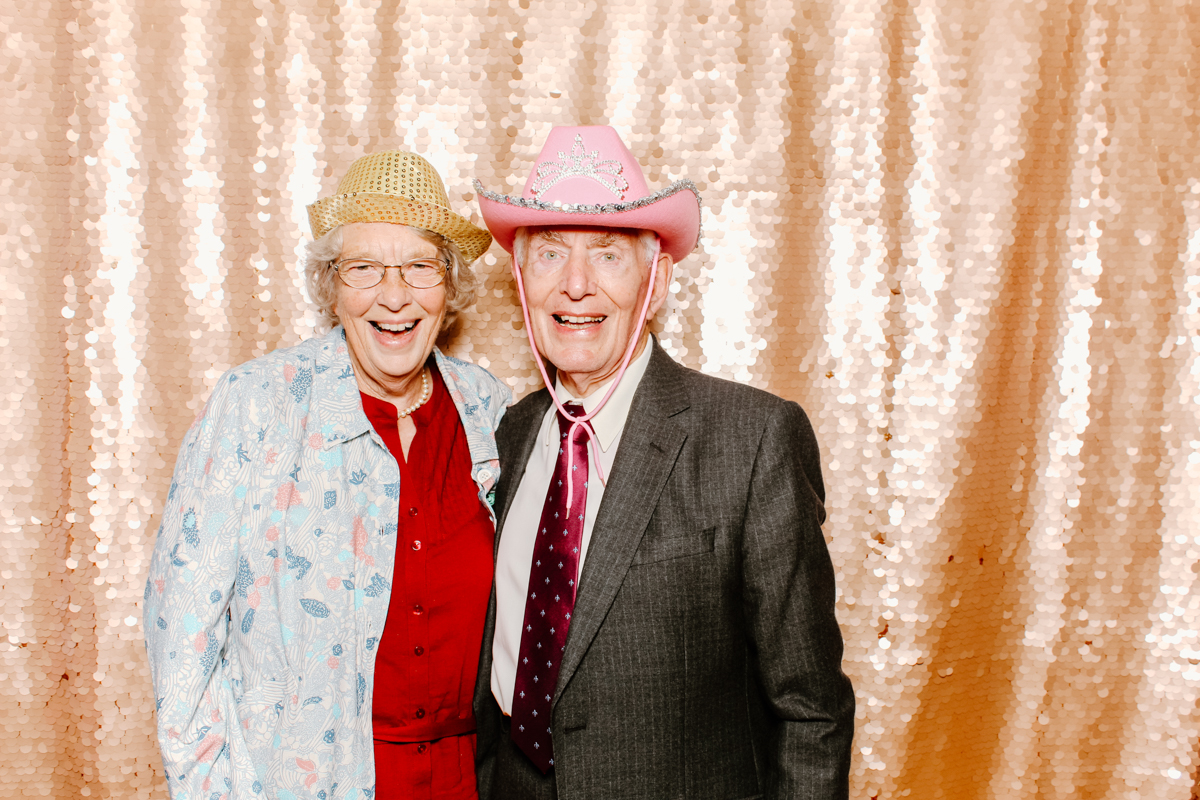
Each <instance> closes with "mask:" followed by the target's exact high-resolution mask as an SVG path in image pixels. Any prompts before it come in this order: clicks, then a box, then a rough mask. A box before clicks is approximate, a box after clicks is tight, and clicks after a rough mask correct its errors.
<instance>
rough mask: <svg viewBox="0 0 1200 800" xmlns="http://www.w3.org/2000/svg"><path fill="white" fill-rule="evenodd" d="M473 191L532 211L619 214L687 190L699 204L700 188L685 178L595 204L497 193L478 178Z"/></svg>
mask: <svg viewBox="0 0 1200 800" xmlns="http://www.w3.org/2000/svg"><path fill="white" fill-rule="evenodd" d="M475 191H476V192H477V193H478V194H479V195H480V196H481V197H485V198H487V199H488V200H491V201H492V202H493V203H504V204H505V205H510V206H517V207H518V208H528V209H532V210H534V211H557V212H562V213H565V214H621V213H623V212H626V211H636V210H637V209H639V208H645V207H646V206H649V205H654V204H655V203H657V202H658V201H659V200H664V199H666V198H668V197H670V196H672V195H675V194H679V193H680V192H682V191H689V192H691V193H692V194H694V195H696V204H697V206H700V205H701V200H700V190H699V189H697V188H696V184H694V183H692V182H691V181H690V180H687V179H686V178H685V179H683V180H680V181H675V182H674V183H672V184H671V185H670V186H668V187H667V188H665V189H660V190H659V191H657V192H655V193H654V194H651V195H647V196H646V197H642V198H639V199H637V200H631V201H629V202H628V203H601V204H596V205H586V204H583V203H562V202H557V201H556V202H553V203H543V202H542V201H540V200H530V199H528V198H525V197H514V196H513V195H511V194H498V193H496V192H489V191H488V190H487V189H484V188H483V184H482V183H480V182H479V180H478V179H476V180H475Z"/></svg>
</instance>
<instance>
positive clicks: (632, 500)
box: [554, 341, 688, 703]
mask: <svg viewBox="0 0 1200 800" xmlns="http://www.w3.org/2000/svg"><path fill="white" fill-rule="evenodd" d="M652 346H653V348H654V350H653V352H652V353H651V355H650V363H649V364H648V365H647V367H646V373H645V375H643V377H642V382H641V384H640V385H639V386H638V390H637V392H636V394H634V397H633V403H632V405H631V406H630V409H629V416H628V418H627V419H626V420H625V428H624V431H623V432H622V433H621V443H620V446H619V448H618V450H617V457H616V460H615V461H614V462H613V467H612V472H611V474H610V475H609V476H608V485H607V486H605V488H604V501H603V502H602V503H601V504H600V510H599V512H598V513H597V515H596V524H595V526H594V527H593V529H592V538H591V542H590V543H589V544H588V551H587V557H586V559H585V560H584V562H583V571H582V573H581V574H580V577H579V592H578V594H577V595H576V598H575V610H574V612H573V613H572V615H571V628H570V631H569V633H568V634H567V644H566V651H565V652H564V653H563V662H562V667H561V669H560V671H559V674H558V686H557V690H556V692H555V697H554V701H555V702H556V703H557V702H558V698H559V696H561V694H562V690H563V688H564V687H565V686H566V685H567V683H568V682H569V681H570V680H571V676H572V675H573V674H574V672H575V670H576V669H577V668H578V667H579V663H580V661H582V659H583V655H584V653H586V652H587V649H588V647H589V646H590V645H591V642H592V639H593V638H595V636H596V632H597V631H598V630H599V629H600V624H601V623H602V622H603V621H604V617H605V616H606V615H607V614H608V609H609V607H610V606H611V605H612V602H613V599H614V598H615V597H616V596H617V591H618V590H619V589H620V588H621V584H622V583H623V582H624V580H625V573H626V572H627V571H628V570H629V565H630V562H632V561H633V556H634V553H635V552H636V551H637V548H638V545H639V543H640V542H641V540H642V535H643V534H644V533H645V531H646V526H647V525H648V524H649V523H650V517H651V515H652V514H653V513H654V507H655V505H656V504H657V501H658V496H659V495H660V494H661V493H662V489H663V486H665V485H666V482H667V478H668V477H669V476H670V474H671V471H672V469H673V468H674V466H675V460H676V458H678V456H679V451H680V449H681V448H682V447H683V443H684V440H686V439H687V432H686V431H685V430H684V429H683V428H682V427H681V426H680V425H678V424H677V423H676V422H674V421H673V420H671V417H672V416H674V415H675V414H678V413H679V412H680V411H683V410H684V409H686V408H687V407H688V398H687V396H686V387H685V384H684V381H683V380H682V376H683V374H684V371H683V369H682V368H681V367H680V366H679V365H677V364H676V363H675V362H674V361H672V360H671V358H670V357H669V356H667V355H666V354H665V353H664V352H662V350H661V349H660V348H659V347H658V343H657V342H656V341H653V344H652Z"/></svg>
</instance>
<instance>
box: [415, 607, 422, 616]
mask: <svg viewBox="0 0 1200 800" xmlns="http://www.w3.org/2000/svg"><path fill="white" fill-rule="evenodd" d="M413 613H414V614H416V615H417V616H420V615H421V614H424V613H425V609H423V608H421V607H420V606H413Z"/></svg>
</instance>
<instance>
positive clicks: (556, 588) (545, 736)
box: [512, 403, 588, 774]
mask: <svg viewBox="0 0 1200 800" xmlns="http://www.w3.org/2000/svg"><path fill="white" fill-rule="evenodd" d="M563 407H564V408H566V410H567V413H569V414H571V415H572V416H579V415H581V414H582V413H583V406H581V405H579V404H578V403H566V404H564V406H563ZM557 417H558V433H559V444H558V463H557V464H555V466H554V476H553V477H552V478H551V479H550V488H549V489H547V490H546V503H545V505H544V506H543V507H542V519H541V522H540V524H539V525H538V532H537V539H536V540H535V542H534V545H533V563H532V564H531V566H530V570H529V590H528V591H529V593H528V595H527V596H526V598H525V624H524V627H523V628H522V629H521V650H520V655H519V656H518V657H517V680H516V685H515V686H514V695H513V702H512V738H513V742H515V743H516V745H517V747H520V748H521V750H523V751H524V752H525V754H526V755H528V756H529V758H530V759H531V760H532V761H533V763H534V765H535V766H536V767H537V768H538V769H540V770H541V771H542V774H545V773H547V772H549V771H550V768H551V767H553V766H554V750H553V745H552V744H551V740H550V701H551V700H552V699H553V698H554V687H555V686H556V685H557V684H558V670H559V667H560V666H562V657H563V649H564V648H565V647H566V643H567V628H568V627H569V626H570V624H571V612H572V610H573V609H574V608H575V578H576V576H577V575H578V573H579V547H580V544H581V543H582V541H583V514H584V508H585V507H586V504H587V475H588V452H587V442H588V435H587V432H586V431H585V430H584V429H583V426H582V425H581V426H579V427H578V428H576V429H575V435H574V436H573V437H572V440H571V442H570V443H569V445H568V442H567V432H568V430H569V429H570V427H571V421H570V420H568V419H567V418H566V417H564V416H563V415H562V414H561V413H560V414H557ZM585 424H586V423H585ZM572 449H573V450H574V451H575V456H574V459H572V460H571V462H572V463H570V468H569V471H570V474H569V475H568V461H569V459H568V455H569V454H570V452H571V450H572ZM572 484H573V488H572V489H571V507H570V508H569V509H568V508H567V488H568V486H571V485H572Z"/></svg>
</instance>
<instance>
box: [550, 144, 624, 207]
mask: <svg viewBox="0 0 1200 800" xmlns="http://www.w3.org/2000/svg"><path fill="white" fill-rule="evenodd" d="M558 157H559V158H560V159H562V160H561V161H543V162H542V163H541V164H539V165H538V168H537V176H536V178H535V179H534V181H533V188H532V189H530V192H531V193H532V194H533V196H534V197H535V198H537V199H539V200H540V199H541V197H542V194H543V193H544V192H546V191H547V190H548V189H550V187H552V186H554V185H555V184H556V183H559V182H561V181H565V180H566V179H567V178H591V179H592V180H594V181H597V182H599V183H600V184H602V185H603V186H604V187H605V188H606V189H608V190H609V191H610V192H612V193H613V194H615V195H616V196H617V199H618V200H623V199H625V192H626V190H627V189H629V181H627V180H625V179H624V178H622V177H621V162H620V161H617V160H616V159H609V160H608V161H599V160H598V159H599V158H600V151H599V150H593V151H592V152H590V153H589V152H587V151H586V150H584V148H583V136H582V135H580V134H578V133H577V134H575V144H574V145H572V147H571V154H570V155H567V154H566V153H564V152H563V151H562V150H559V151H558Z"/></svg>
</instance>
